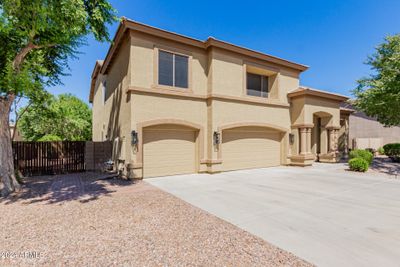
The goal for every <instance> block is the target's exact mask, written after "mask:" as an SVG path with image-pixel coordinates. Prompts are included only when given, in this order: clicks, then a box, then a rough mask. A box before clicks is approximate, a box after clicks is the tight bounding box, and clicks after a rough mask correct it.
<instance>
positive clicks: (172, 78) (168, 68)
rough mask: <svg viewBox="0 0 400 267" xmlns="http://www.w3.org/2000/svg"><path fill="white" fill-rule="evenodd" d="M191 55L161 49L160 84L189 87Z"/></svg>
mask: <svg viewBox="0 0 400 267" xmlns="http://www.w3.org/2000/svg"><path fill="white" fill-rule="evenodd" d="M188 68H189V57H187V56H183V55H178V54H174V53H169V52H165V51H161V50H160V51H159V53H158V84H160V85H167V86H173V87H180V88H188V81H189V77H188V76H189V70H188Z"/></svg>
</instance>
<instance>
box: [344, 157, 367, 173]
mask: <svg viewBox="0 0 400 267" xmlns="http://www.w3.org/2000/svg"><path fill="white" fill-rule="evenodd" d="M368 166H369V164H368V162H367V161H366V160H365V159H363V158H352V159H351V160H349V167H350V170H352V171H356V172H366V171H367V170H368Z"/></svg>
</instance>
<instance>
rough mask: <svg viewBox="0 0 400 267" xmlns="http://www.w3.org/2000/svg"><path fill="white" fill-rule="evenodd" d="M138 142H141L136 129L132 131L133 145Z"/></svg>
mask: <svg viewBox="0 0 400 267" xmlns="http://www.w3.org/2000/svg"><path fill="white" fill-rule="evenodd" d="M138 142H139V139H138V133H137V132H136V131H135V130H133V131H132V132H131V143H132V145H137V143H138Z"/></svg>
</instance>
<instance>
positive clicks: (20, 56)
mask: <svg viewBox="0 0 400 267" xmlns="http://www.w3.org/2000/svg"><path fill="white" fill-rule="evenodd" d="M56 45H57V44H47V45H35V44H34V43H32V42H29V43H28V44H27V45H26V46H25V47H23V48H22V49H21V50H20V51H19V52H18V53H17V55H16V56H15V58H14V60H13V63H12V66H13V69H14V70H15V71H17V72H18V71H19V70H20V69H21V65H22V63H23V62H24V59H25V57H26V56H27V55H28V54H29V52H31V51H32V50H34V49H41V48H45V47H53V46H56Z"/></svg>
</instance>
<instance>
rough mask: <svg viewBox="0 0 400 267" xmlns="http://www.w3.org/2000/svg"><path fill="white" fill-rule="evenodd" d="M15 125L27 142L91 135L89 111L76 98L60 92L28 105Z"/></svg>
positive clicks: (87, 137)
mask: <svg viewBox="0 0 400 267" xmlns="http://www.w3.org/2000/svg"><path fill="white" fill-rule="evenodd" d="M22 110H24V108H22ZM18 125H19V126H18V129H19V130H20V131H21V133H22V136H23V137H24V139H25V140H27V141H60V140H67V141H85V140H90V139H91V137H92V111H91V109H90V108H89V106H88V105H87V104H86V103H84V102H83V101H82V100H80V99H79V98H77V97H75V96H73V95H70V94H63V95H59V96H58V97H52V98H51V99H50V100H49V101H47V102H46V103H45V104H34V105H32V106H30V107H28V108H27V110H26V111H25V113H24V115H23V116H22V117H21V119H20V122H19V124H18Z"/></svg>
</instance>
